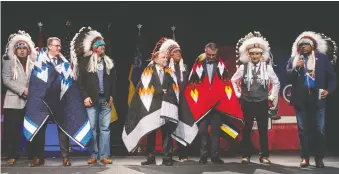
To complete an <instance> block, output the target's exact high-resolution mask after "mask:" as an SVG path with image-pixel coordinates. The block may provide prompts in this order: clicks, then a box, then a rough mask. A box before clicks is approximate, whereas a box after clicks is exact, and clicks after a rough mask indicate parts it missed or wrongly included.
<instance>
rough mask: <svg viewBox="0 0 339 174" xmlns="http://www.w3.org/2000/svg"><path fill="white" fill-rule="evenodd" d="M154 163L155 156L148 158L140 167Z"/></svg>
mask: <svg viewBox="0 0 339 174" xmlns="http://www.w3.org/2000/svg"><path fill="white" fill-rule="evenodd" d="M151 164H156V163H155V156H148V157H147V160H146V161H143V162H141V165H143V166H144V165H151Z"/></svg>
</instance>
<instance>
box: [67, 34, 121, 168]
mask: <svg viewBox="0 0 339 174" xmlns="http://www.w3.org/2000/svg"><path fill="white" fill-rule="evenodd" d="M85 32H88V33H87V34H86V35H82V33H85ZM79 35H80V37H78V38H75V39H79V43H83V45H84V46H85V47H86V48H88V49H87V50H86V51H85V52H84V53H80V54H79V65H78V67H77V68H78V70H79V76H78V83H79V87H80V91H81V94H82V97H83V99H84V105H85V106H86V108H87V114H88V119H89V121H90V124H91V128H92V134H93V136H92V139H91V142H90V145H89V153H90V157H89V159H88V161H87V163H88V164H93V163H95V162H97V159H99V160H100V161H101V162H102V163H104V164H112V159H111V158H110V127H109V126H110V120H111V111H112V108H111V106H112V103H113V99H114V96H115V79H116V75H115V68H114V64H113V60H112V59H111V58H109V57H108V56H107V55H105V42H104V39H103V37H102V36H101V34H100V33H99V32H97V31H95V30H90V31H87V30H82V31H81V32H80V34H79ZM81 36H85V37H89V38H92V39H93V40H91V42H86V41H85V40H86V39H85V38H84V37H81ZM82 39H83V40H82ZM77 43H78V41H77ZM74 47H75V48H76V49H81V50H83V49H82V48H79V46H77V45H75V46H74ZM97 128H98V129H99V132H100V135H99V140H98V139H97V137H98V136H97Z"/></svg>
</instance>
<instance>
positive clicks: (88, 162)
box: [87, 158, 97, 164]
mask: <svg viewBox="0 0 339 174" xmlns="http://www.w3.org/2000/svg"><path fill="white" fill-rule="evenodd" d="M96 162H97V159H95V158H88V160H87V164H94V163H96Z"/></svg>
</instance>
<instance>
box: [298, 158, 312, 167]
mask: <svg viewBox="0 0 339 174" xmlns="http://www.w3.org/2000/svg"><path fill="white" fill-rule="evenodd" d="M309 165H310V160H309V159H307V158H302V159H301V161H300V167H301V168H304V167H308V166H309Z"/></svg>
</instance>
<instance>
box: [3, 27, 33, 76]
mask: <svg viewBox="0 0 339 174" xmlns="http://www.w3.org/2000/svg"><path fill="white" fill-rule="evenodd" d="M18 41H24V42H26V43H27V45H28V47H29V51H30V54H29V55H28V57H27V63H26V70H28V69H29V68H32V67H33V65H34V62H35V60H36V57H37V51H36V48H35V45H34V42H33V41H32V39H31V36H30V35H29V34H28V33H26V32H25V31H23V30H19V31H18V33H14V34H11V35H10V36H9V38H8V43H7V46H6V52H5V54H4V55H3V57H5V56H7V57H8V59H10V60H11V61H12V72H13V80H16V79H17V78H18V72H17V66H18V63H20V62H19V59H18V57H17V56H16V55H15V48H14V47H15V44H16V43H18ZM29 72H30V71H26V75H28V76H29V75H30V74H28V73H29Z"/></svg>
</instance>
